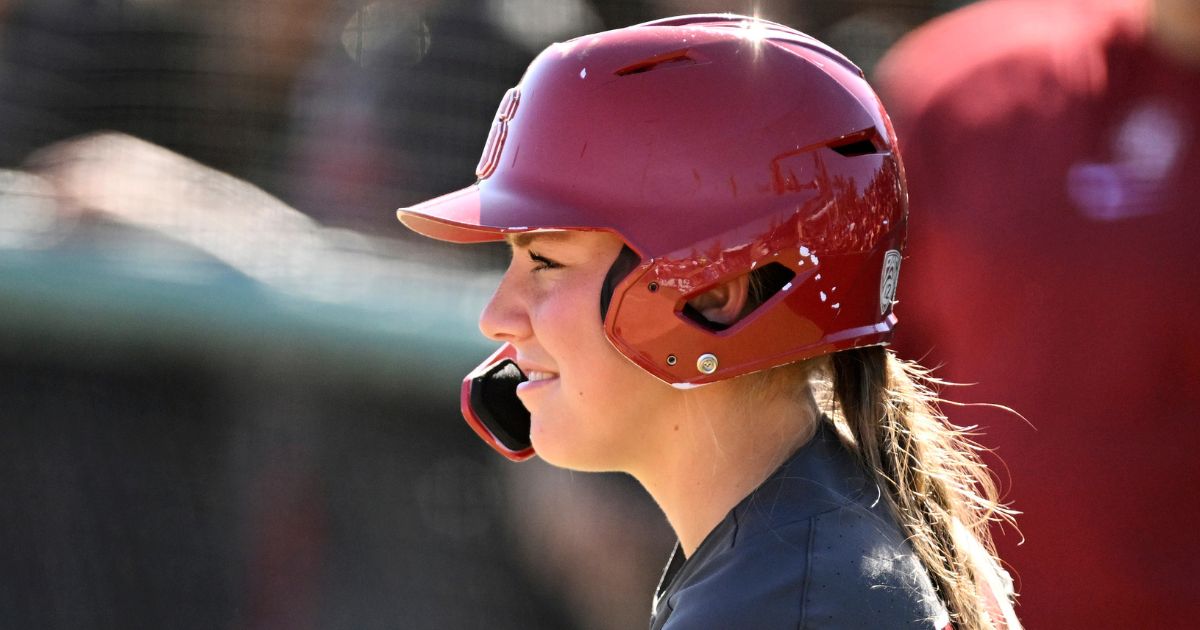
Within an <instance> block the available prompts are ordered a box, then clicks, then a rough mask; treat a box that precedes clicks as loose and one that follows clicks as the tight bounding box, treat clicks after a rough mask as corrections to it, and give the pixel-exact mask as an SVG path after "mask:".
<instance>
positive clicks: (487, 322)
mask: <svg viewBox="0 0 1200 630" xmlns="http://www.w3.org/2000/svg"><path fill="white" fill-rule="evenodd" d="M513 275H514V274H513V271H512V270H511V269H510V270H509V271H508V272H507V273H505V274H504V277H503V278H502V279H501V280H500V286H498V287H496V291H495V292H494V293H492V297H491V299H490V300H488V303H487V306H485V307H483V312H482V313H480V314H479V330H480V331H481V332H483V334H484V336H485V337H487V338H489V339H493V340H495V341H504V342H509V343H511V342H514V341H520V340H522V339H525V338H527V337H529V336H530V334H532V329H531V327H530V324H529V313H528V311H527V310H526V308H525V303H524V301H523V300H521V298H520V295H519V293H520V291H519V289H518V287H517V286H516V284H517V282H516V280H515V278H514V277H513Z"/></svg>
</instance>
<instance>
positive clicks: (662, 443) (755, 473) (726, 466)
mask: <svg viewBox="0 0 1200 630" xmlns="http://www.w3.org/2000/svg"><path fill="white" fill-rule="evenodd" d="M731 383H732V382H723V383H716V384H713V385H709V386H706V387H703V388H700V389H696V390H688V391H683V392H680V395H681V397H682V398H683V399H684V400H683V401H682V404H681V405H679V406H678V408H677V409H679V410H680V411H679V412H678V413H677V414H676V415H674V416H673V417H669V418H661V419H659V420H660V421H659V422H656V423H655V426H657V427H660V428H661V430H660V431H658V433H657V435H655V436H654V438H656V439H654V440H653V441H654V442H655V444H654V447H653V448H652V449H651V451H652V452H653V453H654V456H653V457H652V458H650V461H647V462H645V463H644V464H643V465H640V466H637V467H634V468H633V469H631V470H630V471H629V472H630V473H631V474H632V475H633V476H634V477H635V478H637V479H638V481H640V482H641V484H642V485H643V486H644V487H645V488H646V490H647V491H648V492H649V493H650V495H651V496H652V497H654V500H655V502H657V503H658V505H659V507H660V508H662V510H663V512H664V513H665V514H666V516H667V520H668V521H669V522H670V524H671V527H672V529H674V530H675V535H676V536H677V537H678V538H679V544H680V546H681V547H682V549H683V552H684V554H685V555H687V556H691V555H692V553H693V552H694V551H695V550H696V547H698V546H699V545H700V543H701V542H702V541H703V540H704V538H705V536H707V535H708V533H709V532H711V531H712V530H713V528H715V527H716V526H717V525H718V524H719V523H720V522H721V521H722V520H723V519H724V518H725V516H726V515H727V514H728V513H729V511H730V510H731V509H733V507H734V506H735V505H737V504H738V503H739V502H740V501H741V500H742V499H744V498H745V497H746V496H747V495H749V494H750V493H751V492H752V491H753V490H754V489H755V488H757V487H758V486H759V485H760V484H761V483H762V482H763V481H765V480H766V479H767V477H769V476H770V475H771V473H772V472H774V471H775V470H776V469H777V468H779V466H780V465H782V464H783V462H784V461H786V460H787V458H788V457H789V456H790V455H791V454H792V453H794V452H795V451H796V449H798V448H799V447H800V446H802V445H803V444H804V443H805V442H807V441H808V440H809V438H811V437H812V435H813V432H814V431H815V428H816V418H817V417H818V412H817V405H816V401H815V400H814V399H813V398H812V395H811V393H810V394H808V395H807V396H805V397H803V398H800V397H797V396H794V395H792V396H786V395H780V396H775V397H773V398H770V399H768V400H767V401H766V402H765V404H764V403H758V402H756V404H752V405H748V404H746V398H745V397H744V396H743V395H739V394H740V392H737V391H733V390H734V389H735V388H734V387H732V386H731Z"/></svg>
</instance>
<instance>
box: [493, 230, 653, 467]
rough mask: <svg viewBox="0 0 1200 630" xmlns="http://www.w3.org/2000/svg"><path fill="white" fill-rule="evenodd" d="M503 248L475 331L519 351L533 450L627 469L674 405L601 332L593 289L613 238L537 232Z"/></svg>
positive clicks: (580, 463) (615, 243) (568, 461)
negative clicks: (500, 274) (501, 264)
mask: <svg viewBox="0 0 1200 630" xmlns="http://www.w3.org/2000/svg"><path fill="white" fill-rule="evenodd" d="M510 242H511V244H512V249H513V256H512V262H511V263H510V265H509V267H508V270H507V271H506V272H505V274H504V278H503V280H502V281H501V283H500V286H499V287H498V288H497V289H496V293H495V294H494V295H493V296H492V299H491V301H490V302H489V303H488V305H487V307H486V308H485V309H484V311H483V314H482V315H481V316H480V320H479V327H480V329H481V330H482V331H483V333H484V334H485V335H487V336H488V337H490V338H492V339H494V340H496V341H501V342H508V343H511V344H512V345H513V346H514V347H515V348H516V349H517V364H518V365H519V366H520V367H521V371H523V372H524V373H525V374H526V376H527V377H529V381H527V382H525V383H522V384H521V385H520V386H519V387H518V388H517V397H518V398H520V399H521V402H522V403H523V404H524V405H525V407H526V408H527V409H528V410H529V412H530V417H531V426H530V439H531V440H532V442H533V446H534V449H535V450H536V451H537V452H538V454H539V455H540V456H541V457H542V459H544V460H546V461H548V462H550V463H551V464H555V465H557V466H562V467H564V468H572V469H576V470H630V469H631V467H632V466H633V465H634V462H636V461H638V460H640V459H641V458H642V457H644V456H645V455H647V454H649V453H650V452H651V449H652V448H653V447H652V444H653V442H654V440H653V439H650V437H651V435H652V433H653V432H654V419H655V418H659V417H663V416H664V414H663V413H662V412H663V411H665V410H667V409H670V405H671V404H672V403H674V402H676V401H675V399H674V394H675V390H673V389H672V388H671V387H670V386H669V385H666V384H665V383H663V382H661V381H659V380H658V379H656V378H654V377H653V376H650V375H649V374H647V373H646V372H644V371H643V370H642V369H641V368H639V367H637V366H635V365H634V364H633V363H632V362H630V361H629V360H627V359H626V358H625V357H624V356H622V355H621V354H620V353H619V352H617V350H616V349H615V348H614V347H613V346H612V344H611V343H609V341H608V339H607V338H606V337H605V336H604V326H603V322H602V321H601V319H600V290H601V285H602V284H603V282H604V277H605V275H606V274H607V273H608V270H609V267H611V266H612V263H613V261H615V260H616V258H617V254H618V253H620V250H621V241H620V239H618V238H617V237H615V236H613V235H611V234H608V233H605V232H545V233H533V234H529V235H521V236H517V237H514V238H512V239H511V240H510Z"/></svg>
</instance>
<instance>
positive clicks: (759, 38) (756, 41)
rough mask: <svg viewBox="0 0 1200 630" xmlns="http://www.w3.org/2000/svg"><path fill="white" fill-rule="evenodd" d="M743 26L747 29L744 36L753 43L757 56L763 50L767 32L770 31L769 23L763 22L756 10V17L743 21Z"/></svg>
mask: <svg viewBox="0 0 1200 630" xmlns="http://www.w3.org/2000/svg"><path fill="white" fill-rule="evenodd" d="M741 26H742V30H744V31H745V34H744V35H743V36H744V37H745V38H746V39H747V40H749V41H750V42H751V44H753V46H754V56H755V58H757V57H758V55H759V54H760V53H761V52H762V47H763V41H764V40H766V38H767V33H768V29H767V23H766V22H763V21H762V20H761V19H760V18H759V17H758V12H757V11H755V13H754V19H753V20H748V21H745V22H742V25H741Z"/></svg>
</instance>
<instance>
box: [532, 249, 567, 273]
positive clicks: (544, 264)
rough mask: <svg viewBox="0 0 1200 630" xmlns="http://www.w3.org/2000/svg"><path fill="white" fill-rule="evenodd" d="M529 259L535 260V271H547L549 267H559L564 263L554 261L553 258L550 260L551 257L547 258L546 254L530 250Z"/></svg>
mask: <svg viewBox="0 0 1200 630" xmlns="http://www.w3.org/2000/svg"><path fill="white" fill-rule="evenodd" d="M529 259H530V260H532V261H533V262H534V267H533V270H534V271H535V272H536V271H545V270H547V269H558V268H559V267H562V265H560V264H558V263H556V262H554V261H553V260H550V259H549V258H546V257H545V256H542V255H541V254H538V253H536V252H533V251H530V252H529Z"/></svg>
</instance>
